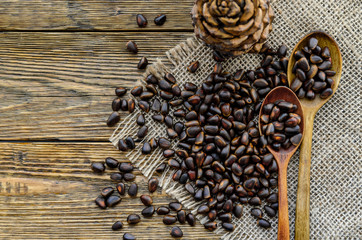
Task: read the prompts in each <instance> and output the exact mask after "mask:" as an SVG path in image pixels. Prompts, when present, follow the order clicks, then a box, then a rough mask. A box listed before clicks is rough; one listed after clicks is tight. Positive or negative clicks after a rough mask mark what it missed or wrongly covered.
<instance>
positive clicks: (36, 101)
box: [0, 94, 127, 141]
mask: <svg viewBox="0 0 362 240" xmlns="http://www.w3.org/2000/svg"><path fill="white" fill-rule="evenodd" d="M1 98H2V99H5V98H6V99H7V101H1V102H0V116H1V117H0V119H1V121H0V140H2V141H5V140H6V141H8V140H15V141H17V140H19V141H23V140H37V141H39V140H48V141H49V140H51V141H59V140H67V141H69V140H77V141H108V138H109V137H110V136H111V134H112V132H113V131H114V129H115V128H110V127H107V125H106V123H105V121H106V120H107V118H108V115H109V114H110V113H111V112H112V109H111V102H112V100H113V98H114V97H113V96H109V97H103V96H83V97H23V98H19V97H17V96H11V95H6V94H4V95H2V97H1ZM126 114H127V113H122V118H124V117H126Z"/></svg>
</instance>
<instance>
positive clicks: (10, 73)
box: [0, 32, 192, 97]
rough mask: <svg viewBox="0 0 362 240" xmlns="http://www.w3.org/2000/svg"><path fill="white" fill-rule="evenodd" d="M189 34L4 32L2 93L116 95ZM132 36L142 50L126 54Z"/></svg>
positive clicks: (1, 44)
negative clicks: (142, 63)
mask: <svg viewBox="0 0 362 240" xmlns="http://www.w3.org/2000/svg"><path fill="white" fill-rule="evenodd" d="M191 36H192V34H190V33H157V34H156V33H129V32H127V33H32V32H29V33H10V32H3V33H0V65H1V68H0V76H1V79H0V94H3V95H6V96H17V97H28V96H53V97H60V96H84V95H107V96H108V95H110V94H111V95H113V94H114V88H115V87H118V86H133V84H134V82H135V81H136V80H137V79H138V78H140V77H141V76H142V73H143V71H142V70H138V69H137V63H138V62H139V60H140V58H141V57H142V56H146V57H147V58H148V59H149V62H150V63H152V62H154V61H155V59H156V58H157V57H162V56H164V52H165V51H167V50H169V49H171V48H172V47H174V46H176V45H177V44H178V43H179V42H181V41H184V40H186V39H187V38H188V37H191ZM129 40H134V41H136V43H137V44H138V47H139V53H138V54H132V53H129V52H127V50H126V49H125V44H126V42H127V41H129Z"/></svg>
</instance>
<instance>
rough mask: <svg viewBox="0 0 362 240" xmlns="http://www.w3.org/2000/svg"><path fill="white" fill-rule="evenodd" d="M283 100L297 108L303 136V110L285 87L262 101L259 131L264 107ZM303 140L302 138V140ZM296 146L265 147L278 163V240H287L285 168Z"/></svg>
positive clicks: (279, 88)
mask: <svg viewBox="0 0 362 240" xmlns="http://www.w3.org/2000/svg"><path fill="white" fill-rule="evenodd" d="M280 99H283V100H285V101H288V102H291V103H293V104H295V105H297V106H298V109H297V110H296V113H297V114H298V115H299V116H300V117H301V118H302V121H301V122H300V125H299V127H300V131H301V134H302V135H303V136H304V116H303V109H302V106H301V104H300V102H299V99H298V97H297V96H296V95H295V93H294V92H293V91H292V90H290V89H289V88H287V87H277V88H274V89H273V90H272V91H270V93H269V94H268V95H267V96H266V98H265V99H264V102H263V104H262V105H261V108H260V113H259V131H260V133H262V131H261V124H260V117H261V115H262V111H263V107H264V105H266V104H268V103H274V102H275V101H277V100H280ZM302 139H303V138H302ZM301 142H302V140H301V141H300V142H299V144H298V146H294V145H291V146H290V147H289V148H288V149H283V148H281V149H280V150H279V151H275V150H274V149H273V148H272V147H271V146H269V145H268V146H267V148H268V150H269V151H270V152H271V153H272V154H273V156H274V158H275V160H276V161H277V163H278V192H279V194H278V196H279V213H278V215H279V219H278V239H279V240H289V216H288V195H287V191H288V189H287V168H288V163H289V160H290V158H291V157H292V156H293V154H294V153H295V151H296V150H297V149H298V147H299V145H300V143H301Z"/></svg>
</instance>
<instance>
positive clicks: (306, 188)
mask: <svg viewBox="0 0 362 240" xmlns="http://www.w3.org/2000/svg"><path fill="white" fill-rule="evenodd" d="M311 37H314V38H316V39H318V45H319V46H320V47H321V48H322V49H323V48H324V47H328V48H329V50H330V54H331V61H332V67H331V70H333V71H335V72H336V74H335V75H334V76H332V77H331V78H332V79H333V81H334V86H333V87H332V90H333V93H332V95H330V96H329V97H327V98H325V99H322V98H320V97H319V94H318V96H317V97H316V98H315V99H313V100H312V101H311V100H309V99H307V98H304V99H301V100H300V102H301V104H302V107H303V111H304V117H305V125H306V128H305V129H306V131H305V136H304V140H303V142H302V144H301V146H300V158H299V172H298V191H297V204H296V210H295V239H296V240H307V239H309V237H310V234H309V232H310V231H309V223H310V221H309V214H310V212H309V198H310V166H311V160H312V159H311V156H312V137H313V124H314V117H315V115H316V113H317V112H318V110H319V109H320V108H321V107H322V106H323V105H324V104H325V103H326V102H328V101H329V99H331V98H332V96H333V94H334V93H335V92H336V91H337V88H338V85H339V81H340V79H341V75H342V55H341V51H340V50H339V47H338V44H337V42H336V41H335V40H334V39H333V38H332V37H331V36H330V35H328V34H327V33H325V32H323V31H313V32H311V33H309V34H307V35H306V36H304V37H303V38H302V39H301V40H300V41H299V42H298V44H297V45H296V46H295V47H294V49H293V51H292V54H291V56H293V55H294V53H295V52H296V51H298V50H301V49H302V48H303V47H304V46H306V45H307V43H308V41H309V39H310V38H311ZM294 65H295V58H291V59H290V61H289V63H288V81H289V85H291V83H292V80H294V79H295V74H294V73H293V71H292V68H293V66H294Z"/></svg>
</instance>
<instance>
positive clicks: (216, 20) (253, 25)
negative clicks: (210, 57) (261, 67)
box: [191, 0, 274, 57]
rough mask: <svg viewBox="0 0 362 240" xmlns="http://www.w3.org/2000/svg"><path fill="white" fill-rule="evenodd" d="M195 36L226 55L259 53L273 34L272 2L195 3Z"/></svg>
mask: <svg viewBox="0 0 362 240" xmlns="http://www.w3.org/2000/svg"><path fill="white" fill-rule="evenodd" d="M191 15H192V20H193V25H194V27H195V34H196V36H197V37H198V38H201V39H202V40H203V41H204V42H205V43H206V44H208V45H210V46H211V47H213V48H214V49H215V50H216V51H218V52H220V53H221V54H223V55H226V56H230V57H235V56H239V55H242V54H244V53H246V52H249V51H251V52H259V51H260V50H261V48H262V46H263V44H264V42H265V41H266V39H267V36H268V34H269V32H270V31H271V30H272V21H273V19H274V12H273V9H272V8H271V6H270V0H195V5H194V7H193V8H192V12H191Z"/></svg>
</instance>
